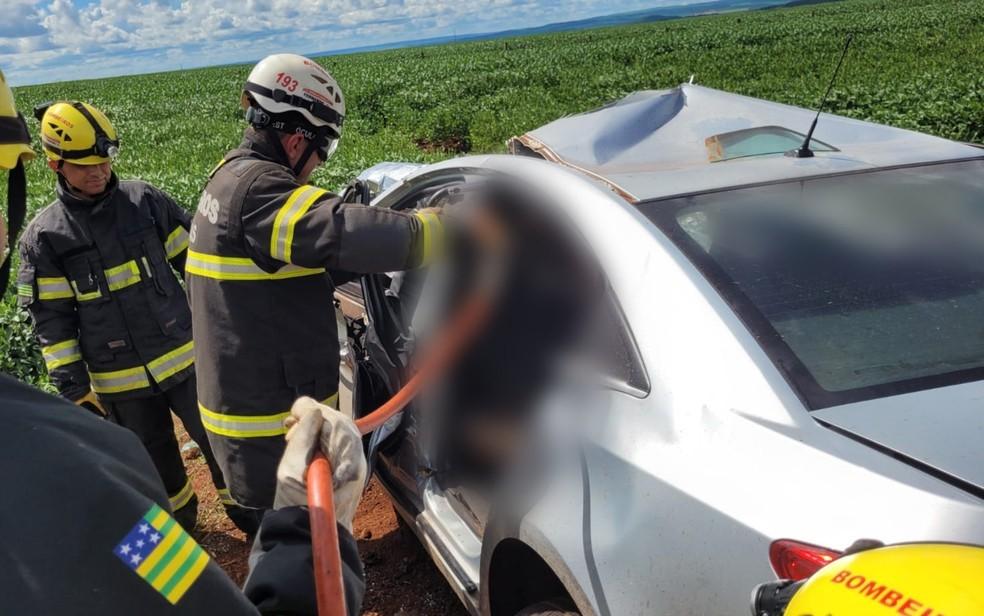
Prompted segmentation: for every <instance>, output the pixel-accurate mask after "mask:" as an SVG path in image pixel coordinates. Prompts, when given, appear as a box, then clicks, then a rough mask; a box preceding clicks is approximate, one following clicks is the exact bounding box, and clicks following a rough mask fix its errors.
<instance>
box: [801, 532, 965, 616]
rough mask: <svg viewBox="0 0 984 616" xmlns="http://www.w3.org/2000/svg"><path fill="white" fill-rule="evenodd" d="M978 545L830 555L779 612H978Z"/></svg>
mask: <svg viewBox="0 0 984 616" xmlns="http://www.w3.org/2000/svg"><path fill="white" fill-rule="evenodd" d="M982 580H984V547H980V546H972V545H961V544H954V543H909V544H900V545H892V546H888V547H882V548H877V549H872V550H865V551H862V552H857V553H854V554H851V555H849V556H844V557H842V558H838V559H837V560H835V561H833V562H832V563H830V564H829V565H827V566H825V567H824V568H823V569H821V570H820V571H818V572H817V573H816V574H814V575H813V577H811V578H810V579H809V580H808V581H807V582H806V583H805V584H804V585H803V586H802V587H801V588H800V589H799V590H798V591H796V594H795V595H793V598H792V600H791V601H790V602H789V606H788V607H787V608H786V611H785V616H802V615H803V614H824V615H827V614H829V615H830V616H865V615H867V614H872V615H881V614H909V615H913V616H942V615H944V614H945V615H946V616H971V615H979V614H984V584H982Z"/></svg>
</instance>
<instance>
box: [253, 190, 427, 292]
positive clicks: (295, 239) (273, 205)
mask: <svg viewBox="0 0 984 616" xmlns="http://www.w3.org/2000/svg"><path fill="white" fill-rule="evenodd" d="M263 179H264V178H263V177H262V176H261V180H263ZM258 184H259V182H257V183H255V184H254V189H253V190H252V191H251V192H250V199H249V202H248V204H247V207H244V209H243V234H244V236H245V238H246V243H247V245H248V246H249V248H250V251H251V252H252V253H253V254H252V255H251V256H253V258H254V260H255V261H256V262H257V264H259V265H260V266H261V267H263V268H264V269H267V270H268V271H275V270H277V269H279V268H280V267H282V266H283V265H284V264H292V265H296V266H300V267H308V268H318V267H323V268H327V269H330V270H342V271H346V272H351V273H354V274H370V273H377V272H390V271H398V270H404V269H411V268H415V267H420V266H421V265H426V264H427V263H429V262H430V261H431V260H432V259H433V257H434V256H435V254H436V253H437V252H438V245H439V243H440V240H441V237H442V229H441V222H440V220H439V219H438V217H437V216H435V215H434V214H432V213H426V214H418V213H414V214H404V213H402V212H394V211H391V210H386V209H380V208H373V207H368V206H364V205H358V204H353V203H342V201H341V199H340V198H339V197H337V196H335V195H332V194H331V193H328V192H327V191H325V190H322V189H320V188H317V187H315V186H307V185H305V186H297V185H296V183H290V182H285V183H281V184H275V183H269V186H270V188H269V189H267V190H266V194H264V193H263V191H262V190H257V189H256V188H255V187H256V186H257V185H258Z"/></svg>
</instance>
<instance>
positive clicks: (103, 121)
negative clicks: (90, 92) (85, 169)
mask: <svg viewBox="0 0 984 616" xmlns="http://www.w3.org/2000/svg"><path fill="white" fill-rule="evenodd" d="M34 115H35V116H37V117H38V120H40V121H41V148H42V149H43V150H44V153H45V154H46V155H47V156H48V159H49V160H55V161H67V162H70V163H74V164H76V165H99V164H102V163H108V162H110V161H112V160H113V159H114V158H116V154H117V153H118V152H119V148H120V142H119V138H118V137H117V134H116V128H114V127H113V124H112V123H111V122H110V121H109V118H107V117H106V115H105V114H104V113H103V112H102V111H99V110H98V109H96V108H95V107H93V106H92V105H90V104H88V103H80V102H78V101H59V102H56V103H49V104H45V105H40V106H38V107H36V108H35V110H34Z"/></svg>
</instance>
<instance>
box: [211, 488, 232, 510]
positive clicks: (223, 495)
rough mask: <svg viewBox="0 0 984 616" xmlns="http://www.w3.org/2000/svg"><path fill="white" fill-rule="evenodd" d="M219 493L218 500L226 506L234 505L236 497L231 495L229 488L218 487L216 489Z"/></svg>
mask: <svg viewBox="0 0 984 616" xmlns="http://www.w3.org/2000/svg"><path fill="white" fill-rule="evenodd" d="M216 491H217V492H218V493H219V502H221V503H222V504H223V505H225V506H227V507H234V506H235V505H236V499H234V498H233V497H232V494H231V493H230V492H229V488H219V489H218V490H216Z"/></svg>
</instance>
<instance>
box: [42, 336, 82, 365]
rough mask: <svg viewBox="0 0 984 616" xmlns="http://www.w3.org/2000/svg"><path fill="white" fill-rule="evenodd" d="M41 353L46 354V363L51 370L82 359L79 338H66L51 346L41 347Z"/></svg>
mask: <svg viewBox="0 0 984 616" xmlns="http://www.w3.org/2000/svg"><path fill="white" fill-rule="evenodd" d="M41 355H43V356H44V365H45V366H46V367H47V368H48V371H49V372H50V371H51V370H54V369H55V368H60V367H62V366H65V365H68V364H71V363H74V362H77V361H81V360H82V349H80V348H79V341H78V340H65V341H63V342H59V343H57V344H53V345H51V346H46V347H41Z"/></svg>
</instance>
